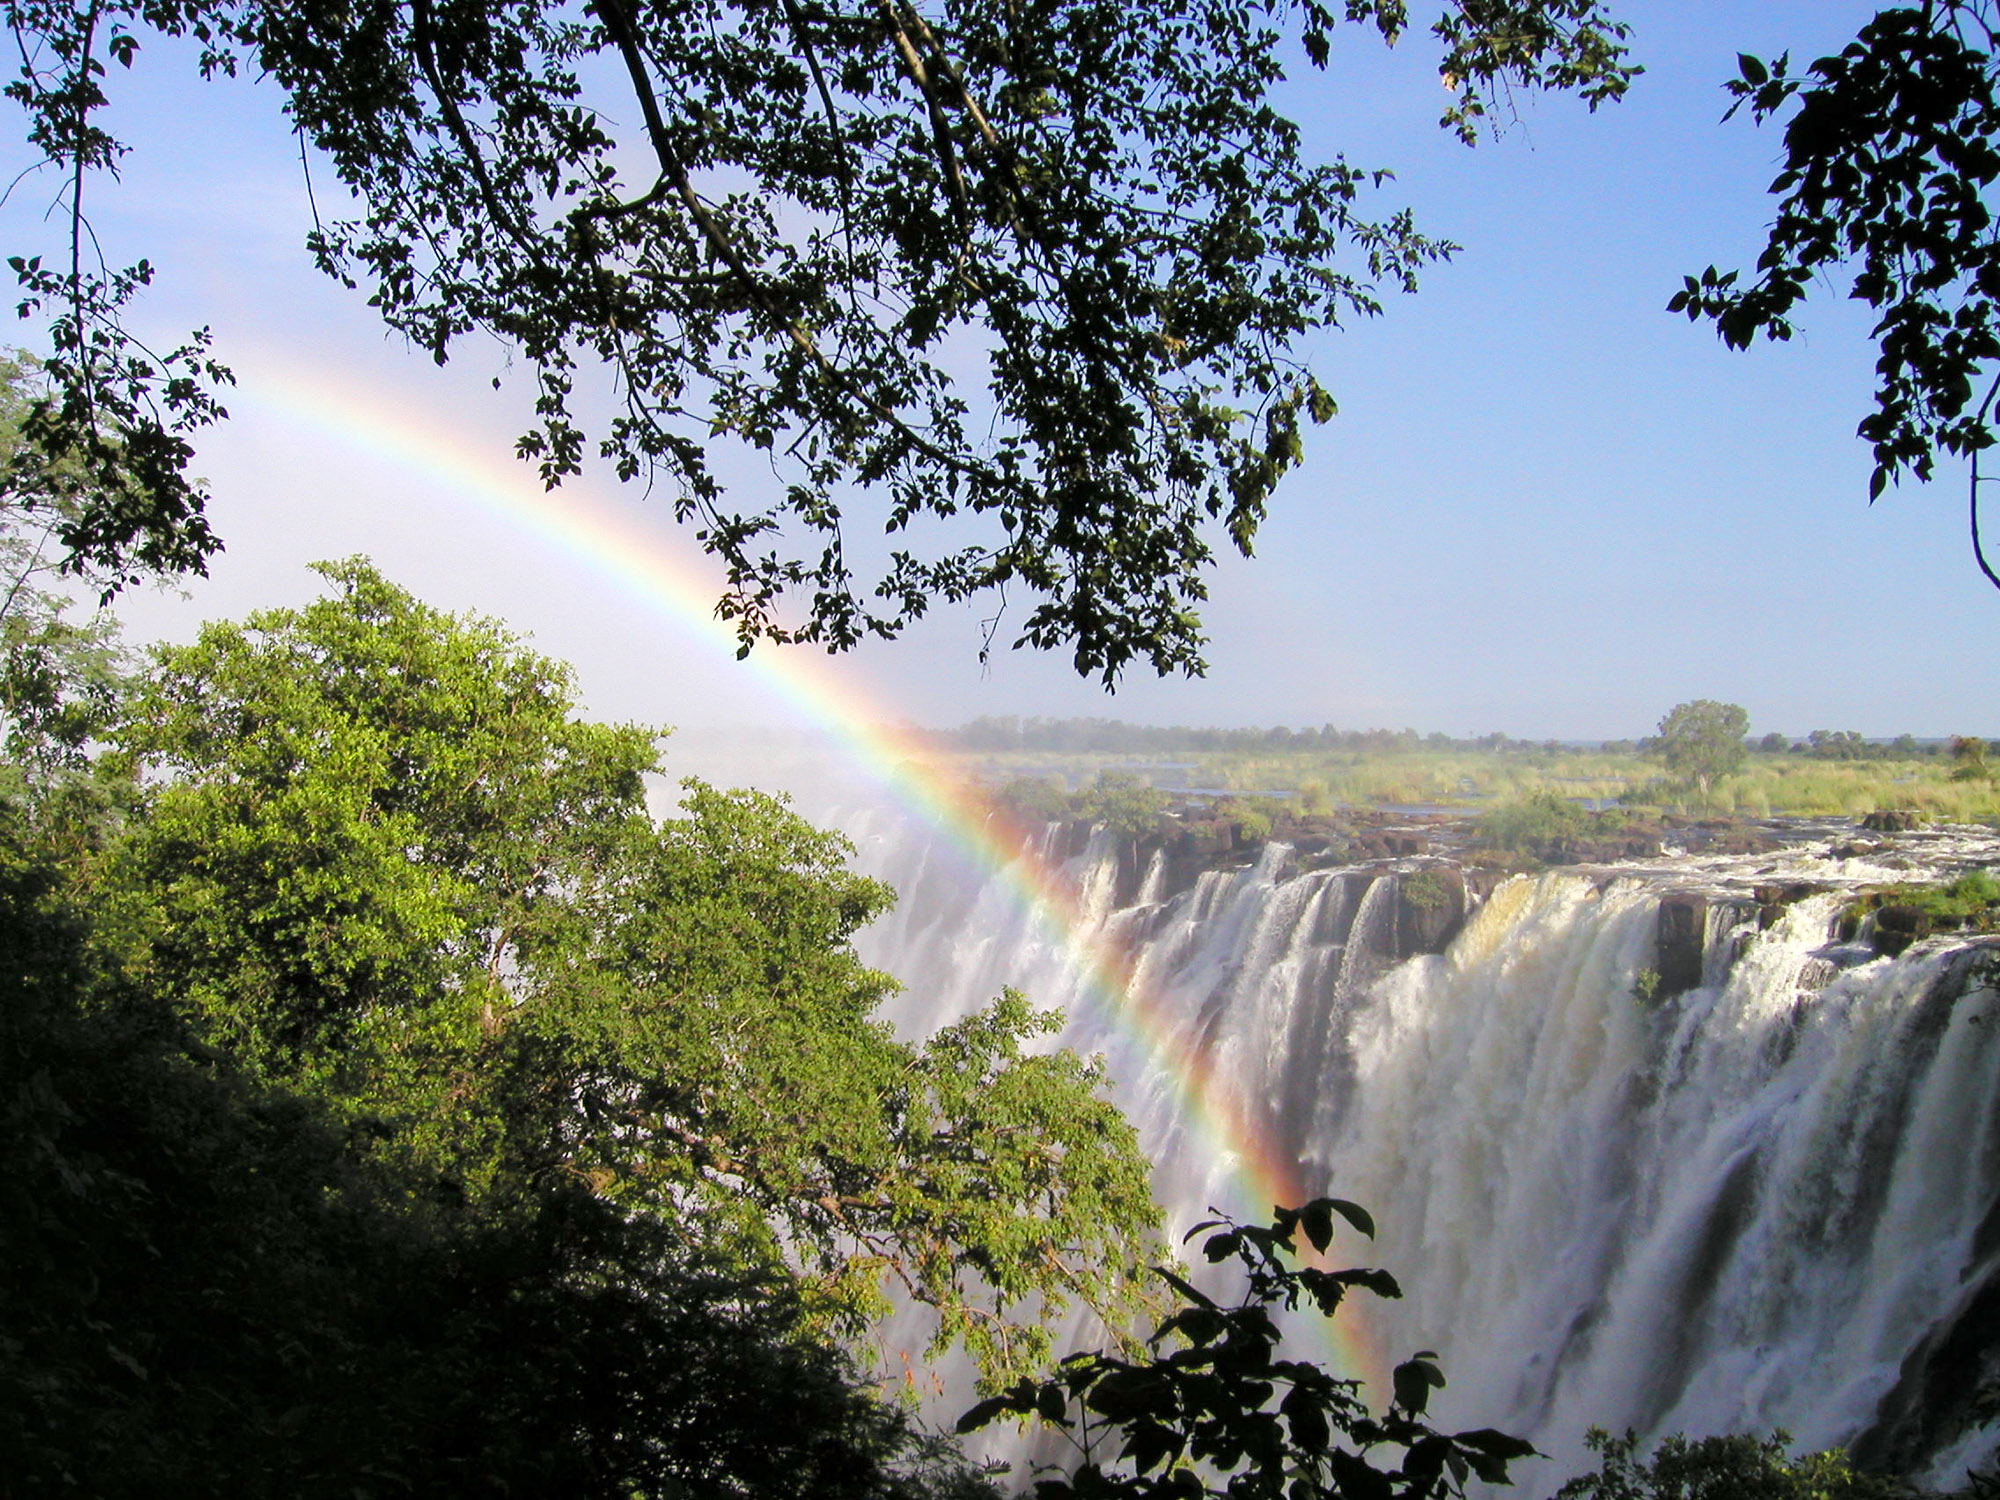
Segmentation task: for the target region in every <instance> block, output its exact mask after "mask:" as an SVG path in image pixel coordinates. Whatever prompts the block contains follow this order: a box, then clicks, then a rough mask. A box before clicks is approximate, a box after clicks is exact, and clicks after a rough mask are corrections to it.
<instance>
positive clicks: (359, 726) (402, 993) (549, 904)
mask: <svg viewBox="0 0 2000 1500" xmlns="http://www.w3.org/2000/svg"><path fill="white" fill-rule="evenodd" d="M323 571H325V572H326V573H327V575H328V576H329V578H330V579H331V580H332V581H333V583H334V584H335V586H336V594H335V596H334V597H331V598H328V599H325V600H322V601H320V602H319V603H316V604H314V605H312V606H310V607H308V608H306V609H304V610H299V611H276V612H271V613H267V614H262V615H257V616H253V617H252V618H251V619H250V620H249V621H248V622H247V623H246V624H244V625H240V626H238V625H221V626H210V627H208V628H206V629H205V630H204V631H203V633H202V635H201V637H200V639H199V640H198V641H197V642H196V643H195V644H194V645H192V646H187V647H181V648H164V649H161V650H160V651H158V653H157V656H156V662H155V666H154V670H153V671H152V672H151V673H150V674H148V676H147V678H146V681H145V683H144V685H143V687H142V688H141V689H140V690H139V692H138V694H137V696H136V699H135V702H134V704H133V707H132V710H131V714H130V718H129V722H128V723H127V724H126V726H125V727H124V729H123V730H122V731H121V736H120V743H121V746H122V747H123V750H124V752H125V753H127V754H129V755H131V756H134V757H136V758H138V759H139V760H140V761H141V762H142V763H144V764H145V765H146V766H148V767H149V768H151V771H152V774H153V775H154V776H156V777H158V778H160V784H159V785H158V787H157V789H156V790H155V791H154V793H153V794H152V803H151V806H150V808H149V810H148V816H147V817H146V818H145V819H144V820H143V822H142V823H140V824H138V825H137V826H135V827H134V828H133V830H132V831H131V833H130V835H129V836H128V837H126V838H125V839H123V840H121V841H120V843H119V844H118V846H117V847H116V848H115V849H114V850H112V851H111V853H110V854H109V855H108V856H107V859H106V872H105V877H104V878H105V880H106V881H107V884H108V892H107V895H106V898H105V901H106V907H107V910H108V911H109V912H110V914H111V916H110V918H109V920H110V921H112V922H113V924H114V925H115V926H116V927H117V929H118V930H119V931H120V932H122V933H123V934H125V937H124V941H125V942H126V943H127V944H128V945H129V946H130V948H131V949H132V951H133V952H134V953H135V954H136V955H138V956H137V957H136V958H135V959H133V960H132V962H133V964H134V965H136V966H137V969H138V972H139V975H140V977H141V978H142V981H143V983H144V984H145V985H146V986H147V987H148V989H149V990H150V992H151V993H153V994H155V995H156V996H158V997H159V999H160V1000H161V1001H162V1002H164V1003H168V1004H171V1005H173V1006H174V1007H176V1008H177V1009H179V1010H180V1011H182V1012H183V1013H185V1014H186V1015H187V1016H188V1017H189V1019H190V1024H191V1026H192V1028H193V1031H194V1034H195V1036H196V1038H197V1039H198V1040H199V1042H200V1043H202V1044H204V1045H207V1046H210V1047H214V1048H216V1049H218V1050H220V1051H221V1052H223V1053H225V1054H226V1055H227V1056H229V1057H230V1058H232V1059H234V1060H236V1061H237V1062H239V1063H240V1065H241V1066H242V1067H243V1068H244V1069H245V1070H246V1073H247V1074H248V1076H250V1077H252V1078H254V1079H257V1080H259V1081H261V1082H264V1083H267V1084H270V1085H272V1086H277V1087H284V1088H289V1089H294V1090H300V1091H303V1092H305V1093H307V1094H309V1095H311V1096H312V1097H314V1098H316V1099H320V1100H323V1101H325V1102H326V1103H327V1105H328V1107H329V1108H330V1109H332V1110H333V1112H334V1114H335V1115H336V1117H337V1118H339V1119H341V1120H342V1121H344V1122H346V1124H345V1128H347V1129H350V1130H352V1131H354V1132H356V1133H357V1139H360V1140H365V1141H366V1142H367V1143H368V1149H369V1153H370V1155H371V1157H372V1158H373V1159H375V1160H377V1161H379V1162H381V1163H383V1164H385V1166H386V1167H387V1168H388V1169H391V1170H392V1171H393V1173H394V1174H395V1176H396V1178H397V1180H399V1181H402V1182H406V1183H411V1184H417V1185H418V1186H417V1187H415V1188H413V1189H412V1191H413V1193H414V1194H415V1198H414V1199H413V1202H415V1203H416V1204H417V1205H418V1206H421V1204H422V1203H423V1202H433V1203H439V1204H444V1205H447V1206H449V1207H450V1208H451V1210H452V1211H453V1212H456V1211H457V1206H458V1205H461V1204H469V1205H472V1206H473V1207H474V1208H478V1209H482V1210H483V1209H484V1208H489V1207H490V1208H491V1209H492V1210H493V1211H495V1212H498V1211H501V1210H502V1209H504V1207H505V1206H506V1205H507V1204H509V1203H511V1202H516V1201H527V1200H532V1199H533V1198H534V1197H535V1196H536V1195H537V1194H540V1193H543V1192H545V1191H547V1190H548V1189H549V1188H550V1186H551V1185H553V1184H558V1183H581V1184H584V1185H586V1186H587V1187H588V1188H589V1190H590V1192H591V1193H592V1195H593V1196H594V1197H595V1198H596V1199H599V1200H602V1201H603V1202H605V1203H608V1204H611V1205H615V1206H616V1207H618V1208H619V1209H620V1210H621V1211H622V1212H625V1213H628V1214H631V1215H634V1216H637V1217H640V1218H650V1219H652V1220H656V1221H658V1222H661V1223H665V1224H671V1225H673V1226H675V1227H676V1230H677V1232H678V1233H679V1234H680V1235H682V1236H683V1237H684V1238H685V1239H687V1240H688V1241H689V1242H690V1243H691V1244H693V1245H695V1246H698V1247H700V1249H701V1252H702V1253H703V1254H706V1255H710V1256H713V1257H716V1258H717V1259H718V1260H719V1261H720V1263H722V1264H727V1265H733V1266H739V1267H743V1268H746V1269H747V1270H748V1271H751V1272H757V1273H760V1274H763V1273H770V1274H776V1273H778V1272H779V1271H781V1270H787V1269H788V1270H789V1272H791V1273H793V1274H796V1276H797V1277H798V1278H799V1279H800V1284H801V1286H802V1288H803V1290H804V1292H805V1294H806V1298H807V1305H808V1307H809V1309H811V1310H813V1311H814V1312H815V1314H816V1315H817V1316H820V1317H821V1318H822V1319H824V1320H827V1322H828V1325H829V1326H830V1327H832V1328H835V1329H837V1330H839V1331H842V1332H845V1333H853V1332H855V1331H857V1330H858V1329H859V1328H860V1327H861V1326H862V1323H863V1321H864V1320H865V1319H866V1318H867V1317H868V1316H869V1315H871V1314H873V1313H875V1312H877V1311H878V1310H879V1309H880V1307H881V1306H882V1298H883V1295H884V1289H885V1286H887V1285H893V1286H895V1287H897V1288H899V1289H900V1290H901V1291H902V1292H903V1293H904V1294H905V1295H908V1296H911V1297H914V1298H916V1299H918V1300H919V1301H921V1302H924V1303H927V1304H929V1305H930V1306H931V1307H933V1308H934V1309H935V1310H936V1312H937V1314H938V1334H937V1347H938V1348H942V1347H944V1346H945V1345H947V1344H950V1343H952V1342H960V1343H962V1344H963V1345H964V1346H965V1347H966V1348H967V1349H968V1350H969V1351H970V1352H971V1353H972V1355H973V1356H974V1358H975V1359H976V1360H977V1361H978V1362H979V1364H980V1366H981V1368H982V1369H983V1370H985V1371H986V1372H987V1374H988V1375H989V1376H990V1377H991V1378H995V1379H998V1378H1002V1377H1007V1378H1012V1377H1014V1376H1018V1375H1019V1374H1021V1373H1023V1372H1024V1371H1026V1370H1029V1369H1033V1368H1036V1367H1038V1366H1039V1364H1040V1363H1041V1361H1042V1360H1043V1359H1044V1358H1045V1357H1046V1355H1047V1352H1048V1350H1049V1347H1050V1340H1049V1333H1048V1327H1049V1326H1050V1325H1052V1324H1053V1323H1055V1322H1056V1321H1057V1320H1059V1319H1060V1318H1061V1317H1062V1316H1064V1314H1065V1312H1066V1310H1067V1309H1069V1308H1070V1307H1072V1306H1077V1305H1082V1306H1085V1307H1088V1308H1090V1309H1092V1310H1094V1311H1096V1312H1098V1313H1099V1314H1100V1315H1102V1316H1103V1317H1105V1318H1106V1319H1107V1321H1108V1322H1110V1323H1111V1324H1113V1325H1114V1326H1116V1325H1117V1324H1119V1323H1122V1322H1123V1321H1124V1320H1125V1318H1126V1317H1127V1316H1128V1315H1129V1313H1130V1312H1131V1311H1132V1310H1133V1308H1134V1307H1135V1306H1136V1305H1137V1303H1138V1300H1139V1296H1140V1287H1139V1283H1138V1281H1137V1279H1136V1277H1135V1276H1134V1275H1133V1273H1132V1268H1133V1266H1134V1264H1135V1262H1134V1257H1135V1256H1136V1255H1139V1254H1142V1253H1143V1246H1144V1243H1145V1240H1146V1235H1147V1231H1148V1228H1149V1226H1150V1225H1151V1224H1152V1223H1153V1222H1154V1216H1155V1209H1154V1207H1153V1204H1152V1200H1151V1197H1150V1194H1149V1192H1148V1189H1147V1186H1146V1177H1145V1168H1144V1163H1143V1162H1142V1160H1141V1159H1140V1157H1139V1155H1138V1152H1137V1149H1136V1146H1135V1144H1134V1140H1133V1136H1132V1132H1131V1130H1130V1127H1129V1126H1128V1125H1127V1124H1126V1123H1125V1122H1124V1120H1123V1119H1122V1118H1121V1117H1120V1116H1119V1115H1118V1113H1117V1111H1116V1110H1115V1109H1113V1108H1112V1106H1111V1105H1109V1104H1108V1103H1105V1102H1103V1101H1102V1100H1101V1099H1100V1098H1099V1097H1098V1095H1097V1092H1096V1091H1097V1086H1098V1084H1099V1081H1100V1080H1099V1076H1098V1074H1097V1072H1096V1069H1095V1067H1094V1065H1092V1064H1090V1063H1087V1062H1085V1061H1083V1060H1082V1059H1079V1058H1077V1057H1076V1056H1074V1055H1073V1054H1070V1053H1066V1052H1054V1053H1040V1052H1031V1051H1030V1050H1029V1049H1028V1047H1027V1046H1026V1044H1027V1043H1028V1041H1029V1040H1030V1039H1031V1038H1033V1037H1035V1036H1037V1035H1038V1034H1040V1033H1043V1032H1046V1031H1047V1030H1049V1029H1051V1028H1052V1027H1053V1025H1054V1024H1055V1022H1054V1019H1053V1018H1052V1017H1050V1016H1047V1015H1043V1014H1040V1013H1037V1012H1035V1011H1034V1010H1033V1009H1032V1008H1031V1007H1029V1006H1028V1004H1027V1003H1026V1002H1025V1001H1024V1000H1022V999H1021V998H1020V997H1018V996H1014V995H1007V996H1004V997H1002V998H1001V999H1000V1000H998V1001H996V1002H995V1003H994V1004H993V1005H992V1006H990V1007H988V1008H987V1009H986V1010H984V1011H982V1012H980V1013H978V1014H977V1015H975V1016H973V1017H972V1018H970V1019H968V1020H967V1021H965V1022H963V1023H962V1024H960V1025H958V1026H954V1027H950V1028H947V1029H945V1030H944V1031H942V1032H940V1033H939V1034H938V1035H937V1036H936V1037H934V1038H933V1039H932V1040H930V1041H929V1042H927V1043H925V1044H923V1045H922V1046H912V1045H909V1044H905V1043H902V1042H899V1041H897V1040H896V1039H895V1038H894V1037H893V1036H892V1034H891V1033H890V1032H889V1030H888V1028H887V1026H886V1025H885V1024H884V1023H883V1022H881V1021H879V1020H877V1019H875V1016H874V1012H875V1010H876V1008H877V1007H878V1005H879V1004H880V1002H881V1001H882V999H883V998H884V997H885V996H886V995H887V994H888V993H889V991H890V990H891V988H892V987H893V981H892V980H891V979H889V978H888V976H886V975H883V974H880V973H877V972H875V971H872V970H870V969H868V968H866V967H865V966H864V965H862V964H861V962H860V961H859V959H858V958H857V957H856V955H855V953H854V951H853V949H852V947H851V946H850V944H849V939H850V938H851V936H852V935H853V933H854V932H855V931H856V930H857V929H858V928H859V927H860V926H861V925H862V924H863V923H865V922H867V921H868V920H870V919H871V918H872V917H874V916H875V915H876V914H878V913H879V912H880V911H881V910H882V909H883V908H884V907H885V906H886V905H887V903H888V901H889V899H890V893H889V892H888V891H887V890H886V889H885V888H884V887H882V886H881V885H879V884H877V883H876V882H873V881H869V880H865V879H862V878H860V877H857V876H855V875H852V874H850V873H849V872H848V871H847V870H846V868H845V864H844V860H845V857H846V855H847V853H848V852H849V851H848V849H847V846H846V845H845V844H844V842H843V841H841V840H840V839H839V838H837V837H835V836H833V835H829V834H824V833H820V832H818V831H816V830H814V829H812V828H810V827H808V826H807V825H806V824H805V823H803V822H802V821H801V820H799V819H798V818H797V817H796V816H794V815H793V814H792V813H791V812H790V811H788V810H787V809H786V808H785V807H784V805H783V804H782V803H780V802H778V801H776V800H774V799H772V798H769V797H764V796H759V795H756V794H752V793H723V792H718V791H714V790H711V789H709V788H707V787H704V786H701V785H700V784H698V783H692V782H690V783H686V784H685V787H686V799H685V802H684V805H683V812H682V814H681V815H680V816H677V817H672V818H667V819H664V820H657V821H656V820H655V819H654V818H652V817H651V816H650V815H649V814H648V812H647V810H646V805H645V797H644V778H645V776H646V774H647V773H648V772H650V771H651V770H652V769H653V767H654V764H655V737H654V735H653V734H652V733H651V732H649V731H646V730H643V729H640V728H636V727H633V726H607V725H597V724H589V723H584V722H580V721H578V720H577V719H575V718H574V717H573V716H572V699H571V691H570V686H569V680H568V675H567V672H566V671H565V670H564V669H563V668H561V667H559V666H557V665H556V664H554V663H552V662H549V661H547V660H546V659H544V658H541V657H538V656H535V655H533V654H532V653H530V652H527V651H525V650H523V649H522V648H521V647H520V646H519V645H518V643H516V642H515V641H513V640H512V639H510V638H509V637H508V636H507V635H506V634H505V633H504V632H503V631H501V630H500V629H499V628H498V627H496V626H494V625H493V624H491V623H490V622H486V621H481V620H466V619H455V618H452V617H449V616H445V615H441V614H439V613H437V612H436V611H433V610H430V609H428V608H426V607H425V606H423V605H421V604H419V603H418V602H417V601H415V600H414V599H412V598H411V597H410V596H409V595H408V594H406V593H404V592H403V591H401V590H399V589H397V588H395V587H394V586H393V585H391V584H388V583H387V582H385V581H384V580H383V579H381V578H380V577H379V576H378V575H377V574H375V573H374V572H373V571H372V570H371V569H370V568H369V567H368V566H367V565H366V564H364V563H361V562H358V561H350V562H347V563H342V564H338V565H334V566H329V567H327V568H325V569H324V570H323Z"/></svg>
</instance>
